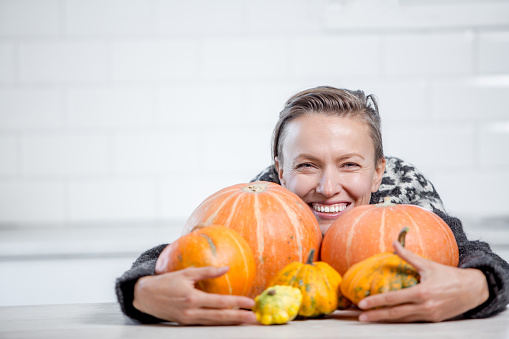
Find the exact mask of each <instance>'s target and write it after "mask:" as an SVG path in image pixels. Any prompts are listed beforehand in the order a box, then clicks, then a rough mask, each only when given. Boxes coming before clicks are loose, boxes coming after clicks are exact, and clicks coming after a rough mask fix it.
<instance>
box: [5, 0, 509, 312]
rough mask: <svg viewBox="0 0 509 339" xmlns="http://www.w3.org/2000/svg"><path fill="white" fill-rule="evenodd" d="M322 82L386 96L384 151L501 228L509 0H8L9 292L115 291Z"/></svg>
mask: <svg viewBox="0 0 509 339" xmlns="http://www.w3.org/2000/svg"><path fill="white" fill-rule="evenodd" d="M318 85H332V86H337V87H345V88H349V89H362V90H364V91H365V92H366V94H369V93H374V94H375V95H377V97H378V99H379V105H380V113H381V116H382V121H383V136H384V143H385V144H384V147H385V153H386V154H387V155H394V156H398V157H401V158H403V159H405V160H407V161H409V162H411V163H413V164H414V165H416V166H417V167H418V168H419V169H420V170H421V171H422V172H423V173H424V174H425V175H426V176H427V177H428V178H429V179H430V180H431V181H432V182H433V183H434V184H435V186H436V188H437V190H438V192H439V193H440V195H441V196H442V199H443V200H444V202H445V206H446V208H447V209H448V211H449V212H450V213H451V214H453V215H456V216H458V217H460V218H462V219H464V220H470V221H471V223H472V224H476V223H477V224H479V223H482V222H484V221H485V220H492V221H493V220H502V222H501V224H502V225H503V226H504V227H505V226H506V224H507V223H506V222H504V221H503V220H507V218H508V217H507V216H508V215H509V213H508V208H507V205H508V202H509V200H508V198H507V194H508V193H507V192H509V105H508V98H509V1H507V0H464V1H461V0H399V1H397V0H366V1H363V0H358V1H349V0H258V1H254V0H216V1H208V0H180V1H177V0H173V1H169V0H100V1H99V0H0V230H2V232H1V233H0V235H1V236H0V238H2V239H0V272H1V271H2V270H3V272H5V276H9V277H10V278H9V279H5V278H2V279H0V291H3V292H2V294H0V304H22V303H47V302H92V301H104V300H114V297H113V279H114V278H115V277H116V276H118V275H119V274H121V273H122V272H123V271H124V270H125V269H126V268H127V267H128V266H129V265H130V263H131V261H132V260H133V259H134V258H135V257H136V255H137V254H139V252H140V251H141V250H143V249H147V248H148V247H150V246H152V245H156V244H158V243H162V242H168V241H171V240H172V239H174V238H175V237H176V236H178V235H179V234H180V228H181V227H182V225H183V222H184V221H185V220H186V218H187V216H188V215H189V214H190V213H191V212H192V210H193V209H194V208H195V207H196V206H197V205H198V204H199V203H200V202H201V201H202V200H203V199H204V198H206V197H207V196H208V195H210V194H212V193H213V192H215V191H217V190H219V189H220V188H222V187H225V186H229V185H233V184H236V183H240V182H247V181H249V180H250V179H251V178H253V177H254V176H255V175H256V174H257V173H258V172H259V171H261V170H262V169H263V168H265V167H266V166H267V165H269V164H270V162H271V159H270V137H271V133H272V128H273V126H274V124H275V122H276V120H277V116H278V112H279V111H280V109H281V108H282V106H283V104H284V102H285V100H286V99H287V98H288V97H290V96H291V95H292V94H294V93H295V92H297V91H299V90H301V89H304V88H308V87H314V86H318ZM494 218H495V219H494ZM476 220H477V221H476ZM479 220H481V221H480V222H479ZM474 221H475V222H474ZM508 228H509V227H508ZM504 234H506V233H504ZM500 238H501V237H500V236H498V235H497V236H494V239H498V240H500ZM502 238H504V236H502ZM505 240H507V237H506V238H505ZM508 243H509V240H508ZM508 246H509V245H508ZM84 261H85V262H84ZM27 272H28V273H27ZM64 272H65V273H66V274H63V273H64ZM84 272H88V273H84ZM0 274H2V275H4V273H0ZM33 276H37V277H38V278H37V279H40V281H38V283H37V284H35V283H34V282H33V280H30V279H33V278H31V277H33ZM42 276H45V277H46V278H47V279H46V280H44V279H42V278H41V277H42ZM85 276H88V277H89V279H88V280H86V279H85ZM91 277H94V278H95V279H91ZM97 277H102V278H103V280H102V281H101V280H98V279H97ZM83 281H85V282H83ZM103 281H107V282H108V283H107V284H104V283H103ZM80 282H81V286H80V288H79V291H77V290H75V289H72V288H71V287H69V286H71V285H72V286H75V285H74V284H77V283H80ZM94 284H95V285H94ZM41 285H42V287H41ZM65 286H67V287H65ZM51 289H53V290H58V291H59V293H57V295H55V293H53V296H51V293H50V292H48V291H51ZM68 289H69V291H68V292H66V291H67V290H68Z"/></svg>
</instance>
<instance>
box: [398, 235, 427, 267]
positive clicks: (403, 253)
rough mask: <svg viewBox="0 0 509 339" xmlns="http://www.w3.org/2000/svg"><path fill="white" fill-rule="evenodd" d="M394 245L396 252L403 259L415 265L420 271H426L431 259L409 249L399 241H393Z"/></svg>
mask: <svg viewBox="0 0 509 339" xmlns="http://www.w3.org/2000/svg"><path fill="white" fill-rule="evenodd" d="M392 246H393V247H394V251H395V252H396V254H397V255H398V256H399V257H400V258H401V259H403V260H405V261H406V262H408V263H409V264H410V265H412V266H414V267H415V269H416V270H417V271H418V272H419V273H420V272H423V271H425V270H426V269H427V268H428V267H429V264H430V261H429V260H428V259H425V258H423V257H421V256H419V255H417V254H415V253H413V252H412V251H409V250H407V249H406V248H404V247H403V246H402V245H401V244H400V243H399V242H398V241H393V242H392Z"/></svg>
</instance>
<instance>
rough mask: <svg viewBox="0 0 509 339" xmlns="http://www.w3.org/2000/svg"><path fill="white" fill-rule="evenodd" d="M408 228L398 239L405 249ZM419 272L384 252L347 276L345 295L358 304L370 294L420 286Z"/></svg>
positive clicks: (342, 287)
mask: <svg viewBox="0 0 509 339" xmlns="http://www.w3.org/2000/svg"><path fill="white" fill-rule="evenodd" d="M408 230H409V228H408V227H405V228H404V229H403V230H401V232H400V233H399V236H398V241H399V242H400V244H401V245H402V246H403V247H404V246H405V236H406V234H407V232H408ZM419 280H420V276H419V273H418V272H417V270H416V269H415V268H414V267H413V266H412V265H410V264H409V263H408V262H406V261H405V260H403V259H402V258H400V257H399V256H398V255H397V254H395V253H393V252H384V253H380V254H377V255H374V256H372V257H369V258H367V259H364V260H363V261H360V262H358V263H356V264H355V265H353V266H352V267H350V269H348V271H347V272H346V273H345V275H344V277H343V282H342V283H341V292H342V293H343V295H344V296H345V297H347V298H348V299H349V300H350V301H352V302H353V303H354V304H355V305H358V304H359V302H360V301H361V300H362V299H364V298H366V297H367V296H369V295H373V294H380V293H385V292H389V291H394V290H400V289H403V288H407V287H410V286H413V285H416V284H418V283H419Z"/></svg>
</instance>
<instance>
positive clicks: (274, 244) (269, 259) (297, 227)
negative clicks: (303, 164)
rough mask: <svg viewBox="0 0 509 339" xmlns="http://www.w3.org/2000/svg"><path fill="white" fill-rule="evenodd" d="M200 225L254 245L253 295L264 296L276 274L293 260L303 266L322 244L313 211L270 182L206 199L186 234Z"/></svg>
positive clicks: (236, 187)
mask: <svg viewBox="0 0 509 339" xmlns="http://www.w3.org/2000/svg"><path fill="white" fill-rule="evenodd" d="M196 224H204V225H208V224H221V225H224V226H226V227H229V228H231V229H233V230H235V231H237V232H239V233H240V234H241V235H242V237H243V238H244V239H246V241H247V242H248V244H249V246H250V247H251V249H252V251H253V254H254V257H255V262H256V272H257V275H256V279H255V282H254V285H253V288H252V290H251V292H250V293H249V296H250V297H255V296H257V295H258V294H260V293H262V292H263V291H264V290H265V288H266V287H268V286H267V285H268V283H269V281H270V279H271V278H272V276H273V275H275V274H276V273H277V272H279V271H280V270H281V269H282V268H283V267H285V266H286V265H288V264H289V263H291V262H294V261H300V262H304V261H305V260H306V259H307V258H306V256H307V254H308V253H309V251H310V250H311V249H312V248H313V249H315V252H316V254H315V260H317V259H318V252H319V249H320V243H321V240H322V234H321V232H320V227H319V226H318V222H317V220H316V218H315V216H314V214H313V212H312V211H311V209H310V207H309V206H308V205H307V204H306V203H304V202H303V201H302V200H301V199H300V198H299V197H298V196H297V195H296V194H295V193H293V192H290V191H289V190H287V189H285V188H284V187H282V186H281V185H278V184H275V183H270V182H264V181H259V182H253V183H246V184H237V185H233V186H230V187H226V188H224V189H222V190H220V191H218V192H216V193H214V194H212V195H211V196H210V197H208V198H207V199H205V201H203V202H202V203H201V204H200V205H199V206H198V207H197V208H196V209H195V210H194V212H193V213H192V214H191V216H190V217H189V219H188V220H187V222H186V225H185V226H184V234H185V233H187V232H189V230H190V229H191V228H192V227H193V226H194V225H196Z"/></svg>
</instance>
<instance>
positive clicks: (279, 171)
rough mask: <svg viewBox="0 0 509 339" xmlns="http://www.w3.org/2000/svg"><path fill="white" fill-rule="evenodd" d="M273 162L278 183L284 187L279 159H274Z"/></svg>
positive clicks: (281, 165)
mask: <svg viewBox="0 0 509 339" xmlns="http://www.w3.org/2000/svg"><path fill="white" fill-rule="evenodd" d="M274 162H275V164H276V171H277V176H278V178H279V183H280V184H281V186H283V187H285V184H286V183H285V180H284V179H283V164H282V163H281V162H280V161H279V158H278V157H275V158H274Z"/></svg>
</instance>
